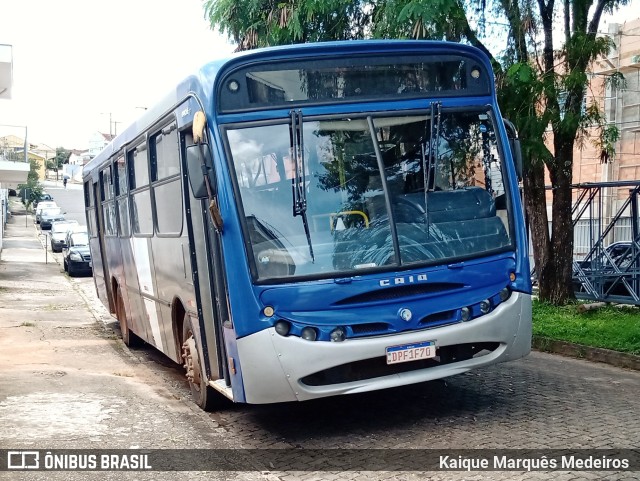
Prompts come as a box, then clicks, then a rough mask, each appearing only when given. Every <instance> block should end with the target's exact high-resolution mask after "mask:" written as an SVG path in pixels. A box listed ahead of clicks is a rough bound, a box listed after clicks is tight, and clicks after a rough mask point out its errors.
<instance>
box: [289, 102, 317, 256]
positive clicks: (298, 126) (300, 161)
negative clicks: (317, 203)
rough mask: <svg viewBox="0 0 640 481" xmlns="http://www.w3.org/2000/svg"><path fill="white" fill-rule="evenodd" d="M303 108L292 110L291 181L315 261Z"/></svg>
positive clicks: (296, 210)
mask: <svg viewBox="0 0 640 481" xmlns="http://www.w3.org/2000/svg"><path fill="white" fill-rule="evenodd" d="M302 127H303V122H302V110H298V111H297V112H296V111H295V110H292V111H291V121H290V123H289V137H290V143H289V146H290V150H291V158H292V160H293V170H294V172H293V179H292V183H291V187H292V190H293V192H292V195H293V216H294V217H295V216H298V215H299V216H301V217H302V223H303V225H304V233H305V235H306V236H307V244H308V245H309V255H310V256H311V262H315V260H316V259H315V256H314V255H313V244H312V242H311V233H310V232H309V221H308V220H307V190H306V188H307V179H306V173H305V171H306V167H305V163H304V139H303V136H302Z"/></svg>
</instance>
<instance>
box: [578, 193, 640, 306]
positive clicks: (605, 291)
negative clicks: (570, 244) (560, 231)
mask: <svg viewBox="0 0 640 481" xmlns="http://www.w3.org/2000/svg"><path fill="white" fill-rule="evenodd" d="M573 188H574V189H575V190H576V193H577V199H576V201H575V202H574V204H573V210H572V215H573V219H574V220H573V228H574V258H573V286H574V291H575V294H576V297H578V298H579V299H588V300H594V301H605V302H620V303H625V304H635V305H640V228H639V222H638V221H639V218H638V216H639V212H640V211H639V206H638V194H639V193H640V181H620V182H593V183H585V184H577V185H574V186H573Z"/></svg>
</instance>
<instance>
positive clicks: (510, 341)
mask: <svg viewBox="0 0 640 481" xmlns="http://www.w3.org/2000/svg"><path fill="white" fill-rule="evenodd" d="M531 329H532V324H531V296H530V295H529V294H522V293H515V292H514V293H513V295H512V296H511V298H510V299H509V300H508V301H506V302H504V303H502V304H500V305H499V306H498V307H497V308H496V309H495V310H494V311H493V312H491V313H489V314H486V315H485V316H482V317H479V318H476V319H474V320H472V321H469V322H460V323H457V324H452V325H448V326H443V327H439V328H434V329H425V330H420V331H411V332H403V333H400V334H395V335H390V336H378V337H369V338H359V339H347V340H345V341H343V342H320V341H316V342H311V341H306V340H303V339H301V338H298V337H294V336H289V337H283V336H280V335H279V334H277V333H276V332H275V330H274V329H273V328H270V329H266V330H264V331H261V332H258V333H256V334H252V335H250V336H247V337H245V338H242V339H239V340H238V354H239V358H240V360H241V365H242V376H243V381H244V391H245V395H246V402H248V403H252V404H264V403H274V402H286V401H296V400H298V401H304V400H309V399H316V398H321V397H327V396H335V395H339V394H353V393H360V392H366V391H374V390H377V389H386V388H391V387H396V386H402V385H406V384H413V383H419V382H425V381H430V380H434V379H439V378H443V377H448V376H452V375H455V374H460V373H463V372H466V371H469V370H470V369H474V368H478V367H483V366H489V365H492V364H496V363H499V362H505V361H510V360H514V359H519V358H521V357H523V356H526V355H527V354H528V353H529V352H530V350H531ZM422 341H435V344H436V347H437V348H438V352H443V353H444V352H446V351H447V348H448V347H449V346H451V347H452V348H451V349H455V347H453V346H461V345H465V346H467V345H475V344H480V343H482V344H483V345H484V344H489V345H493V346H494V347H493V348H492V349H491V350H490V351H485V352H483V353H482V354H483V355H476V356H474V357H471V358H466V359H462V360H460V361H455V360H454V361H453V362H451V360H449V362H448V363H446V364H437V363H434V364H435V365H431V366H429V367H425V368H420V369H413V366H408V368H407V370H406V371H402V372H394V373H391V374H386V375H385V374H384V370H383V371H382V372H381V373H379V374H377V375H375V376H374V377H369V378H366V379H357V380H350V381H346V382H345V381H344V380H340V381H339V382H334V383H331V382H328V383H322V385H317V383H312V384H315V385H310V384H309V383H308V382H306V381H303V380H305V378H306V379H309V377H308V376H311V375H313V374H315V373H319V372H323V371H326V370H329V369H331V368H335V367H336V366H340V368H338V369H342V368H343V367H344V368H345V369H348V368H349V366H350V365H351V364H353V363H358V362H359V361H365V360H371V359H373V360H374V362H376V363H377V364H378V365H379V364H380V359H379V358H385V357H386V348H387V347H390V346H398V345H405V344H413V343H417V342H422ZM443 348H445V349H443ZM376 358H378V359H376ZM406 364H411V363H410V362H409V363H406ZM358 365H362V364H361V363H359V364H358ZM353 369H355V370H357V369H358V368H357V367H356V366H355V365H354V367H353ZM358 376H359V374H356V376H355V377H356V378H357V377H358ZM329 377H330V376H329Z"/></svg>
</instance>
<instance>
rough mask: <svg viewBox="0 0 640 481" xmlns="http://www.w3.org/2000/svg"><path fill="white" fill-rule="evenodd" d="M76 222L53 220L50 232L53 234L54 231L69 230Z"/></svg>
mask: <svg viewBox="0 0 640 481" xmlns="http://www.w3.org/2000/svg"><path fill="white" fill-rule="evenodd" d="M77 224H78V223H77V222H72V221H68V222H54V223H53V226H52V227H51V233H52V234H55V233H59V232H67V231H68V230H70V229H71V228H72V227H73V226H75V225H77Z"/></svg>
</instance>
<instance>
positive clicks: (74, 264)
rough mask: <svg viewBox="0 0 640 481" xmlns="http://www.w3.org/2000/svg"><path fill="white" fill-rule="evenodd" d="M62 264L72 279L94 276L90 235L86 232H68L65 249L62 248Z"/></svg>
mask: <svg viewBox="0 0 640 481" xmlns="http://www.w3.org/2000/svg"><path fill="white" fill-rule="evenodd" d="M62 257H63V260H62V264H63V266H64V270H65V272H68V273H69V275H70V276H71V277H75V276H78V275H81V274H86V275H91V274H93V265H92V263H91V252H90V251H89V235H88V234H87V233H86V232H72V231H69V232H67V238H66V242H65V247H63V248H62Z"/></svg>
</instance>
